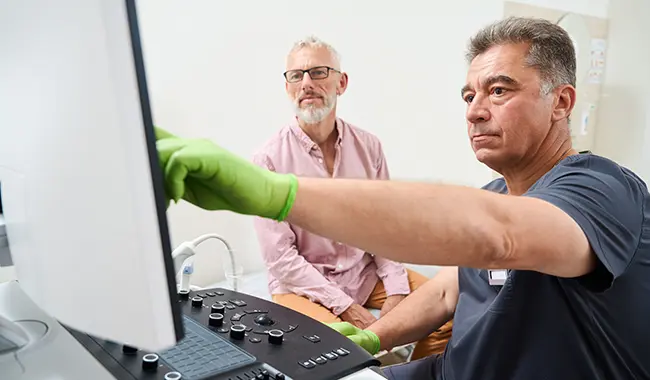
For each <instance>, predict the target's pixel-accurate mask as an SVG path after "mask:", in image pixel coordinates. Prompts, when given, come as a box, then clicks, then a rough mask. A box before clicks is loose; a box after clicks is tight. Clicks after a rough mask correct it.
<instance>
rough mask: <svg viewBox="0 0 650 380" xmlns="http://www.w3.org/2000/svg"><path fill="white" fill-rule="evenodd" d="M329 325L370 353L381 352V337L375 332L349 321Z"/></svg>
mask: <svg viewBox="0 0 650 380" xmlns="http://www.w3.org/2000/svg"><path fill="white" fill-rule="evenodd" d="M328 326H329V327H331V328H333V329H334V330H336V331H338V332H339V333H340V334H343V335H345V336H347V337H348V338H350V340H351V341H353V342H354V343H356V344H358V345H359V346H361V348H363V349H364V350H366V351H368V352H369V353H370V355H375V354H376V353H377V352H379V347H380V342H379V337H378V336H377V334H375V333H374V332H372V331H370V330H362V329H360V328H358V327H356V326H354V325H353V324H351V323H348V322H336V323H329V324H328Z"/></svg>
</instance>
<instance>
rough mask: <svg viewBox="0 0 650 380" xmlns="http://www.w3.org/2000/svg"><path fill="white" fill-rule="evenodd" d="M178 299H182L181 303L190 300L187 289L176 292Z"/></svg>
mask: <svg viewBox="0 0 650 380" xmlns="http://www.w3.org/2000/svg"><path fill="white" fill-rule="evenodd" d="M178 298H180V299H182V300H183V301H187V299H188V298H190V291H189V290H187V289H181V290H179V291H178Z"/></svg>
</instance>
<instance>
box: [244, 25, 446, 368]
mask: <svg viewBox="0 0 650 380" xmlns="http://www.w3.org/2000/svg"><path fill="white" fill-rule="evenodd" d="M284 78H285V81H286V85H285V86H286V91H287V94H288V96H289V99H290V101H291V104H292V106H293V109H294V112H295V119H294V120H293V121H292V123H290V125H288V126H285V127H284V128H282V129H281V130H280V131H279V132H278V133H276V134H275V135H274V136H273V137H272V138H271V139H270V141H268V142H267V143H266V144H265V145H264V146H263V147H262V149H261V150H260V151H259V152H258V153H256V154H255V155H254V158H253V161H254V162H255V163H256V164H257V165H259V166H261V167H264V168H265V169H269V170H272V171H275V172H279V173H294V174H299V175H303V176H309V177H325V178H327V177H347V178H364V179H377V180H385V179H388V178H389V174H388V167H387V164H386V158H385V157H384V154H383V151H382V146H381V143H380V141H379V139H378V138H377V137H376V136H374V135H372V134H371V133H369V132H367V131H364V130H362V129H360V128H358V127H356V126H354V125H351V124H350V123H348V122H346V121H345V120H343V119H341V118H340V117H337V115H336V105H337V99H338V97H339V96H341V95H343V93H344V92H345V90H346V88H347V86H348V75H347V74H346V73H345V72H343V71H341V67H340V59H339V56H338V53H337V52H336V50H335V49H334V48H333V47H332V46H331V45H329V44H327V43H325V42H323V41H321V40H319V39H318V38H316V37H308V38H306V39H304V40H301V41H298V42H297V43H295V45H294V46H293V48H292V49H291V50H290V52H289V54H288V56H287V61H286V71H285V72H284ZM255 229H256V232H257V235H258V240H259V242H260V246H261V251H262V255H263V257H264V260H265V262H266V266H267V269H268V276H269V290H270V292H271V294H272V297H273V300H274V301H275V302H277V303H279V304H281V305H284V306H286V307H288V308H291V309H293V310H296V311H298V312H301V313H303V314H305V315H308V316H310V317H312V318H314V319H316V320H319V321H321V322H324V323H332V322H340V321H346V322H350V323H351V324H353V325H355V326H357V327H359V328H365V327H368V326H369V325H371V324H372V323H374V322H375V321H376V320H377V319H376V318H375V317H374V316H373V315H372V314H371V312H370V311H368V309H366V307H368V308H375V309H381V310H380V317H381V316H383V315H385V314H386V313H387V312H388V311H389V310H391V309H393V308H394V307H395V306H396V305H397V304H398V303H399V302H400V301H401V300H402V299H404V298H405V297H406V295H408V294H409V293H410V292H411V290H413V289H415V288H417V287H419V286H420V285H422V284H423V283H425V282H426V281H427V278H426V277H424V276H422V275H421V274H418V273H416V272H414V271H411V270H406V269H405V268H404V266H403V265H401V264H399V263H396V262H394V261H391V260H388V259H385V258H382V257H375V256H374V255H372V254H370V253H367V252H365V251H364V250H361V249H358V248H355V247H352V246H348V245H345V244H341V243H338V242H336V241H332V240H330V239H327V238H324V237H321V236H318V235H315V234H312V233H309V232H307V231H305V230H304V229H301V228H299V227H297V226H295V225H291V224H289V223H287V222H276V221H273V220H269V219H266V218H256V219H255ZM364 306H365V307H364ZM450 335H451V325H450V324H449V325H448V326H444V327H443V328H442V329H441V330H439V331H438V332H435V333H434V334H432V335H431V336H429V337H428V338H426V339H424V340H423V341H422V342H421V343H419V344H418V345H417V346H416V348H415V351H414V354H413V357H415V358H419V357H424V356H428V355H430V354H432V353H436V352H442V351H443V350H444V347H445V345H446V343H447V341H448V339H449V337H450Z"/></svg>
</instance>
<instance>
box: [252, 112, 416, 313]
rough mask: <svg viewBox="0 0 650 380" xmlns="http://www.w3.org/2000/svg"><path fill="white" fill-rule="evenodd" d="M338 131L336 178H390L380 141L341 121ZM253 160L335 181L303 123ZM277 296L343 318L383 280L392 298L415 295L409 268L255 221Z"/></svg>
mask: <svg viewBox="0 0 650 380" xmlns="http://www.w3.org/2000/svg"><path fill="white" fill-rule="evenodd" d="M336 127H337V129H338V133H339V138H338V141H337V143H336V158H335V160H334V170H333V177H335V178H336V177H344V178H367V179H379V180H381V179H388V178H389V175H388V168H387V165H386V158H385V157H384V154H383V150H382V148H381V143H380V142H379V139H377V137H375V136H374V135H372V134H370V133H368V132H366V131H364V130H361V129H359V128H356V127H355V126H352V125H350V124H348V123H346V122H345V121H343V120H341V119H337V121H336ZM253 161H254V162H255V163H256V164H257V165H260V166H262V167H265V168H267V169H269V170H273V171H276V172H278V173H294V174H296V175H298V176H304V177H329V176H330V175H329V173H328V171H327V167H326V165H325V158H324V156H323V153H322V152H321V150H320V148H319V147H318V145H316V144H315V143H314V142H313V141H312V140H311V139H310V138H309V136H307V134H305V133H304V132H303V130H302V129H301V128H300V127H299V126H298V124H297V122H294V123H292V124H291V125H289V126H287V127H285V128H283V129H282V130H281V131H280V132H279V133H278V134H277V135H276V136H275V137H274V138H273V139H271V140H270V141H269V142H268V143H267V144H266V145H265V146H264V147H263V148H262V149H261V150H260V151H259V152H258V153H256V154H255V156H254V158H253ZM255 229H256V231H257V235H258V239H259V242H260V246H261V250H262V255H263V257H264V260H265V261H266V266H267V269H268V276H269V290H270V292H271V294H284V293H294V294H297V295H301V296H305V297H307V298H308V299H310V300H311V301H312V302H318V303H320V304H322V305H323V306H325V307H327V308H328V309H330V310H331V311H332V312H333V313H334V314H336V315H339V314H341V313H342V312H343V311H345V310H346V309H347V308H348V307H349V306H350V305H351V304H352V303H357V304H359V305H363V304H365V303H366V301H367V300H368V297H369V296H370V294H371V293H372V291H373V289H374V287H375V285H376V284H377V281H378V280H379V279H381V280H382V281H383V283H384V287H385V288H386V293H387V294H388V295H389V296H390V295H396V294H404V295H406V294H409V292H410V288H409V282H408V277H407V274H406V270H405V268H404V266H403V265H401V264H398V263H396V262H393V261H391V260H387V259H384V258H382V257H375V256H374V255H372V254H369V253H366V252H364V251H363V250H360V249H357V248H354V247H350V246H347V245H344V244H341V243H339V242H336V241H332V240H329V239H326V238H323V237H320V236H317V235H314V234H312V233H310V232H307V231H305V230H303V229H301V228H300V227H297V226H294V225H291V224H289V223H287V222H276V221H273V220H270V219H264V218H255Z"/></svg>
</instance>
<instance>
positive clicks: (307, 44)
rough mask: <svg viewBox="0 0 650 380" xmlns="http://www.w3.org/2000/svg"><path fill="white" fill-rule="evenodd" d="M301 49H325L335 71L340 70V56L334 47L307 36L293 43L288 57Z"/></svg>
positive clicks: (314, 37)
mask: <svg viewBox="0 0 650 380" xmlns="http://www.w3.org/2000/svg"><path fill="white" fill-rule="evenodd" d="M303 48H311V49H317V48H325V49H327V50H328V51H329V52H330V54H331V55H332V60H334V66H338V67H334V68H335V69H338V70H340V69H341V55H340V54H339V53H338V52H337V51H336V49H334V47H333V46H332V45H330V44H328V43H327V42H325V41H323V40H321V39H320V38H318V37H316V36H314V35H311V36H307V37H305V38H302V39H300V40H298V41H296V42H294V44H293V47H292V48H291V50H290V51H289V55H291V54H292V53H293V52H296V51H298V50H300V49H303Z"/></svg>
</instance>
